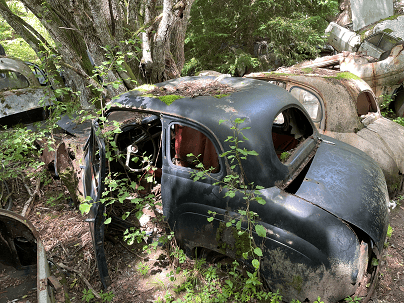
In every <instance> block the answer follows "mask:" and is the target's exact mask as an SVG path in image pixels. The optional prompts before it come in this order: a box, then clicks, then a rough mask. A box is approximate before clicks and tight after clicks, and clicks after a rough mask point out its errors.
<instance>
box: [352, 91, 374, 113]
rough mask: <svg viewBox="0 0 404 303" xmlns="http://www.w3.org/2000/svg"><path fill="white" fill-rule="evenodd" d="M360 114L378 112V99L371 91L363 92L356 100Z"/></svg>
mask: <svg viewBox="0 0 404 303" xmlns="http://www.w3.org/2000/svg"><path fill="white" fill-rule="evenodd" d="M356 108H357V111H358V116H359V117H360V116H363V115H367V114H368V113H374V112H377V106H376V101H375V99H374V98H373V96H372V95H371V94H370V93H369V92H361V93H360V94H359V96H358V99H357V100H356Z"/></svg>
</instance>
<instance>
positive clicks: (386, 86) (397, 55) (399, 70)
mask: <svg viewBox="0 0 404 303" xmlns="http://www.w3.org/2000/svg"><path fill="white" fill-rule="evenodd" d="M340 70H341V71H348V72H351V73H353V74H354V75H356V76H358V77H360V78H361V79H363V80H364V81H366V82H367V83H368V84H369V85H370V87H371V88H372V89H373V91H374V93H375V94H376V96H380V95H382V94H387V95H391V94H392V93H393V91H394V89H395V88H396V87H397V86H399V85H401V83H402V82H403V81H404V52H403V45H397V46H395V47H394V48H393V49H392V50H391V53H390V56H389V57H388V58H387V59H385V60H382V61H378V62H369V61H368V60H367V59H365V58H364V57H361V56H358V55H355V54H350V55H349V56H346V57H343V58H342V60H341V64H340Z"/></svg>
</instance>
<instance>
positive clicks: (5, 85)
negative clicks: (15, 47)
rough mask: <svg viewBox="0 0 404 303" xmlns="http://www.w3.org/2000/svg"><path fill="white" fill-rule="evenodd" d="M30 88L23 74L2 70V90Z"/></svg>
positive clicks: (0, 87)
mask: <svg viewBox="0 0 404 303" xmlns="http://www.w3.org/2000/svg"><path fill="white" fill-rule="evenodd" d="M26 87H29V82H28V80H27V78H25V77H24V76H23V75H22V74H20V73H18V72H14V71H10V70H0V90H10V89H19V88H26Z"/></svg>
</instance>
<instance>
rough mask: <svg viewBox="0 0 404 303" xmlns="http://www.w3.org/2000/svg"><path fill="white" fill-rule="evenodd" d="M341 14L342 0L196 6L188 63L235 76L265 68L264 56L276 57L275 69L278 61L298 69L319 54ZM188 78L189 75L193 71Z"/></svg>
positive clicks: (243, 0) (207, 1)
mask: <svg viewBox="0 0 404 303" xmlns="http://www.w3.org/2000/svg"><path fill="white" fill-rule="evenodd" d="M337 9H338V1H336V0H324V1H323V0H314V1H310V0H293V1H288V2H282V1H279V0H270V1H263V0H259V1H248V0H237V1H229V0H225V1H213V0H196V1H195V3H194V4H193V6H192V10H191V20H190V24H189V26H188V34H187V39H186V40H185V43H186V49H185V50H186V57H187V58H197V60H198V62H199V64H198V66H197V67H199V68H200V69H213V70H218V71H221V72H224V73H232V74H241V73H244V72H245V69H251V68H254V67H259V68H264V67H263V66H261V65H259V63H258V60H257V57H258V55H259V54H262V55H269V54H271V53H272V54H273V55H275V56H272V57H273V58H276V59H272V61H273V62H272V63H273V64H275V60H278V61H279V63H281V64H288V65H289V64H294V63H296V62H298V61H301V60H304V59H307V58H311V57H313V56H315V55H316V54H317V53H318V52H319V46H320V47H321V46H322V45H323V44H324V37H323V36H324V29H325V27H326V26H327V24H328V21H327V20H326V17H327V16H330V15H334V14H335V13H336V12H337ZM263 41H265V43H266V47H265V49H264V50H258V48H257V44H256V43H258V42H263ZM191 60H194V61H195V59H191ZM241 62H243V63H241ZM189 64H190V62H188V63H187V64H186V66H189ZM240 65H245V68H244V70H243V68H241V70H237V69H239V68H240ZM194 66H195V67H196V65H195V64H194ZM184 72H186V73H187V74H189V73H188V72H189V68H188V69H187V70H185V71H184Z"/></svg>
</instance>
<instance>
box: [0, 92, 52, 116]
mask: <svg viewBox="0 0 404 303" xmlns="http://www.w3.org/2000/svg"><path fill="white" fill-rule="evenodd" d="M51 94H52V92H51V90H50V88H47V87H46V88H43V87H39V88H35V87H30V88H22V89H16V90H9V91H3V92H1V93H0V118H3V117H6V116H10V115H13V114H18V113H21V112H25V111H29V110H32V109H35V108H41V107H44V106H49V105H50V96H51Z"/></svg>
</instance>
